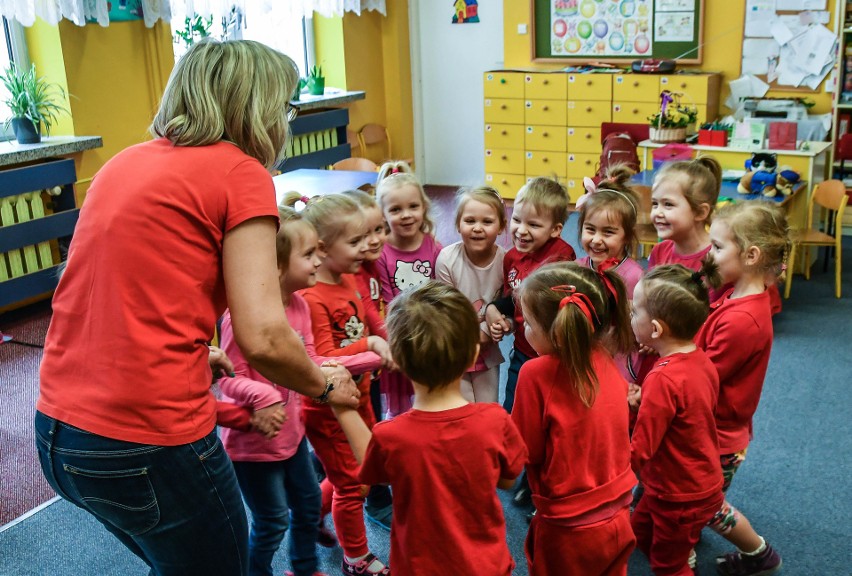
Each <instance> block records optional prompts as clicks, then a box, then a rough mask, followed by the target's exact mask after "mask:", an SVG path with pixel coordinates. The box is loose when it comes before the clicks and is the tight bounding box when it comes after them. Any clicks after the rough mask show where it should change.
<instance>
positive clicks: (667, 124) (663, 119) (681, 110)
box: [648, 90, 698, 142]
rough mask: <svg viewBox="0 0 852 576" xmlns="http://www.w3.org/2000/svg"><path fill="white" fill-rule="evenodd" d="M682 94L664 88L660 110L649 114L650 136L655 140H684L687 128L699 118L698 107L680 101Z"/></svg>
mask: <svg viewBox="0 0 852 576" xmlns="http://www.w3.org/2000/svg"><path fill="white" fill-rule="evenodd" d="M680 97H681V94H677V93H672V92H669V91H668V90H663V92H662V93H661V94H660V111H659V112H657V113H656V114H652V115H650V116H648V123H649V124H650V126H651V131H650V136H651V140H653V141H654V142H683V141H684V140H686V131H687V128H689V127H690V126H693V125H694V124H695V121H696V120H697V119H698V108H696V107H695V106H685V105H683V104H681V103H680Z"/></svg>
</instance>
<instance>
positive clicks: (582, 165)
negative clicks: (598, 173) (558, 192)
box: [566, 153, 601, 180]
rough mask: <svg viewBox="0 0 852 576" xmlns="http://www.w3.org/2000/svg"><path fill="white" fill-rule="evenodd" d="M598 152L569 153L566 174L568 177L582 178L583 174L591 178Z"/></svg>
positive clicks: (598, 156)
mask: <svg viewBox="0 0 852 576" xmlns="http://www.w3.org/2000/svg"><path fill="white" fill-rule="evenodd" d="M600 160H601V155H600V154H585V153H569V154H568V163H567V170H566V175H567V176H568V178H579V179H580V180H582V179H583V177H584V176H588V177H589V178H591V177H592V176H594V175H595V170H596V169H597V166H598V163H599V162H600Z"/></svg>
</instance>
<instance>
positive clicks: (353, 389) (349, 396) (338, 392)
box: [320, 364, 361, 408]
mask: <svg viewBox="0 0 852 576" xmlns="http://www.w3.org/2000/svg"><path fill="white" fill-rule="evenodd" d="M320 369H321V370H322V373H323V374H324V375H325V377H326V380H328V381H330V382H331V383H332V384H333V385H334V390H332V391H331V392H329V394H328V403H329V404H331V405H332V406H342V407H344V408H345V407H349V408H357V407H358V398H360V397H361V392H360V391H359V390H358V387H357V386H355V382H353V381H352V375H351V374H350V373H349V370H347V369H346V368H344V367H343V366H339V365H335V366H326V365H325V364H323V366H322V367H321V368H320Z"/></svg>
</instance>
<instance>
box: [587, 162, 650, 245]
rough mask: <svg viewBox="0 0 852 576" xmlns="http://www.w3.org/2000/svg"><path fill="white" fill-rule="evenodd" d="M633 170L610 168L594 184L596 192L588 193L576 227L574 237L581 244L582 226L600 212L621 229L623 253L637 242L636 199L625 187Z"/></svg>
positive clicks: (637, 210) (629, 188) (621, 166)
mask: <svg viewBox="0 0 852 576" xmlns="http://www.w3.org/2000/svg"><path fill="white" fill-rule="evenodd" d="M633 174H634V172H633V170H631V169H630V168H628V167H627V166H624V165H621V164H619V165H615V166H613V167H612V168H611V169H610V170H609V171H608V172H607V175H606V178H605V179H604V180H601V182H600V184H598V185H597V188H596V191H595V192H594V193H590V194H589V195H588V197H587V198H586V201H585V202H584V203H583V205H582V206H581V207H580V210H579V214H580V221H579V223H578V224H577V236H578V238H579V239H580V241H582V239H583V226H584V225H585V223H586V219H587V218H590V217H591V216H592V214H595V213H596V212H599V211H601V210H603V211H606V212H607V213H608V214H609V216H610V221H613V220H615V219H617V220H618V221H619V222H618V223H619V225H620V226H621V228H622V229H623V230H624V254H622V255H625V254H629V253H630V249H631V248H632V247H633V245H634V244H635V243H636V220H637V218H638V216H639V197H638V196H637V195H636V192H634V191H633V189H632V188H631V187H630V186H628V185H627V183H628V182H630V179H631V178H632V177H633Z"/></svg>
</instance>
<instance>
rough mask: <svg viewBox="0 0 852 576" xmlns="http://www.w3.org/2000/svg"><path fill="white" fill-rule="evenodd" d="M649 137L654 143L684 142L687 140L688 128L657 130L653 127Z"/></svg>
mask: <svg viewBox="0 0 852 576" xmlns="http://www.w3.org/2000/svg"><path fill="white" fill-rule="evenodd" d="M649 135H650V137H651V140H652V141H654V142H683V141H685V140H686V128H655V127H653V126H651V130H650V134H649Z"/></svg>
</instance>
